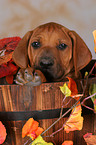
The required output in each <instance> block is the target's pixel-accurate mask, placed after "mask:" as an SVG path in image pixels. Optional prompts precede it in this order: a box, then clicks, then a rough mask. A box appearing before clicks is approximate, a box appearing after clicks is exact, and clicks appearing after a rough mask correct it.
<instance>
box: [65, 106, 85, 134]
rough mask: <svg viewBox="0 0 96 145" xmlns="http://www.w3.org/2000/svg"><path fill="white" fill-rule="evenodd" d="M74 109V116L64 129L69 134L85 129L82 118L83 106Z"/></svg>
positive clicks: (72, 115)
mask: <svg viewBox="0 0 96 145" xmlns="http://www.w3.org/2000/svg"><path fill="white" fill-rule="evenodd" d="M74 109H75V110H74ZM74 109H73V110H72V114H71V116H70V118H69V119H68V121H67V122H66V124H65V126H64V129H65V131H66V132H67V133H69V131H74V130H81V129H82V127H83V117H81V111H82V110H81V105H79V106H77V107H75V108H74Z"/></svg>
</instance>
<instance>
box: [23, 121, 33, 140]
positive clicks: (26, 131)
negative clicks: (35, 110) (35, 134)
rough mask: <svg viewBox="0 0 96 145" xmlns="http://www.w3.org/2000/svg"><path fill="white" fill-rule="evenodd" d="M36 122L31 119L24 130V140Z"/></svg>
mask: <svg viewBox="0 0 96 145" xmlns="http://www.w3.org/2000/svg"><path fill="white" fill-rule="evenodd" d="M33 122H34V119H33V118H30V119H29V120H28V121H27V122H26V123H25V125H24V126H23V128H22V138H24V137H25V136H26V135H27V134H28V133H29V131H30V129H31V127H32V124H33Z"/></svg>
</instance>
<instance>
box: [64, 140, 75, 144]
mask: <svg viewBox="0 0 96 145" xmlns="http://www.w3.org/2000/svg"><path fill="white" fill-rule="evenodd" d="M62 145H73V141H71V140H66V141H64V142H63V143H62Z"/></svg>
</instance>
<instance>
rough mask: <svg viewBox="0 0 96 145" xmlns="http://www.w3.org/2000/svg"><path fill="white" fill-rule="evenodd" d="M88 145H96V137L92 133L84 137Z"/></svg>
mask: <svg viewBox="0 0 96 145" xmlns="http://www.w3.org/2000/svg"><path fill="white" fill-rule="evenodd" d="M83 138H84V140H85V141H86V143H87V145H96V135H92V133H87V134H85V135H84V136H83Z"/></svg>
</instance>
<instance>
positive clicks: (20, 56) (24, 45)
mask: <svg viewBox="0 0 96 145" xmlns="http://www.w3.org/2000/svg"><path fill="white" fill-rule="evenodd" d="M31 35H32V31H29V32H27V33H26V34H25V35H24V37H23V38H22V39H21V40H20V42H19V43H18V45H17V47H16V48H15V50H14V52H13V56H12V58H13V60H14V62H15V63H16V64H17V65H18V66H19V67H20V68H26V67H27V65H28V44H29V40H30V37H31Z"/></svg>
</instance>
